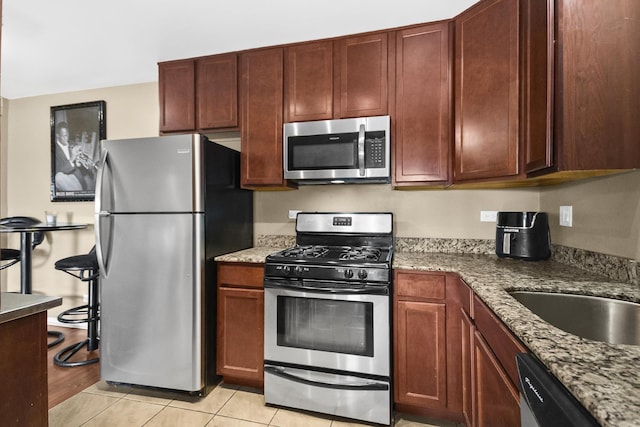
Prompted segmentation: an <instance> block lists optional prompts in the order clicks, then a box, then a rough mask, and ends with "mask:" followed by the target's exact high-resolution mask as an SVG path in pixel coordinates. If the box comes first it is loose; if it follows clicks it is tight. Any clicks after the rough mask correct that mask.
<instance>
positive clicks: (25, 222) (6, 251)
mask: <svg viewBox="0 0 640 427" xmlns="http://www.w3.org/2000/svg"><path fill="white" fill-rule="evenodd" d="M40 222H41V221H40V220H39V219H36V218H32V217H30V216H10V217H6V218H2V219H0V225H3V226H5V227H30V226H32V225H35V224H40ZM43 241H44V232H43V231H34V232H33V233H32V238H31V250H34V249H35V248H36V246H38V245H39V244H40V243H42V242H43ZM0 255H1V258H2V259H1V261H5V262H3V263H1V264H0V270H4V269H5V268H8V267H11V266H12V265H14V264H17V263H18V262H20V259H21V257H22V254H21V253H20V251H19V250H18V249H12V248H2V253H1V254H0ZM47 335H49V336H52V337H55V339H54V340H53V341H50V342H49V343H48V344H47V347H48V348H51V347H53V346H55V345H58V344H60V343H61V342H62V341H63V340H64V334H63V333H62V332H59V331H47Z"/></svg>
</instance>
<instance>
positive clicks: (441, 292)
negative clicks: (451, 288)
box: [394, 271, 445, 299]
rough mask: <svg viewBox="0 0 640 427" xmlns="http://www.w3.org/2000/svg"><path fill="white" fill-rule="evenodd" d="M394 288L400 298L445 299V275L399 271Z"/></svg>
mask: <svg viewBox="0 0 640 427" xmlns="http://www.w3.org/2000/svg"><path fill="white" fill-rule="evenodd" d="M394 287H395V294H396V296H398V297H409V298H431V299H444V298H445V275H444V274H434V273H426V272H407V271H398V272H396V274H395V283H394Z"/></svg>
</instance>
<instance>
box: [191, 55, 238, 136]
mask: <svg viewBox="0 0 640 427" xmlns="http://www.w3.org/2000/svg"><path fill="white" fill-rule="evenodd" d="M196 106H197V108H196V111H197V123H196V128H197V129H218V128H234V127H237V126H238V57H237V55H236V54H235V53H230V54H224V55H214V56H207V57H203V58H198V59H197V60H196Z"/></svg>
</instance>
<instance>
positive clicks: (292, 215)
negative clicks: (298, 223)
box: [289, 209, 302, 219]
mask: <svg viewBox="0 0 640 427" xmlns="http://www.w3.org/2000/svg"><path fill="white" fill-rule="evenodd" d="M298 212H302V211H297V210H295V209H289V219H296V216H297V215H298Z"/></svg>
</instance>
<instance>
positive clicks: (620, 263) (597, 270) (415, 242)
mask: <svg viewBox="0 0 640 427" xmlns="http://www.w3.org/2000/svg"><path fill="white" fill-rule="evenodd" d="M295 243H296V237H295V236H289V235H259V236H258V238H257V241H256V246H266V247H274V248H287V247H291V246H294V245H295ZM395 245H396V247H395V249H396V251H398V252H436V253H464V254H483V255H491V254H495V240H493V239H443V238H423V237H396V239H395ZM274 252H275V250H274ZM551 259H552V260H554V261H556V262H559V263H562V264H567V265H571V266H573V267H577V268H580V269H582V270H587V271H589V272H591V273H594V274H599V275H602V276H606V277H609V278H611V279H613V280H617V281H620V282H626V283H633V284H636V285H640V277H639V276H640V263H639V262H638V261H637V260H632V259H628V258H621V257H617V256H613V255H606V254H601V253H597V252H591V251H586V250H583V249H577V248H570V247H567V246H561V245H552V247H551ZM523 262H530V261H523ZM532 262H535V261H532Z"/></svg>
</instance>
